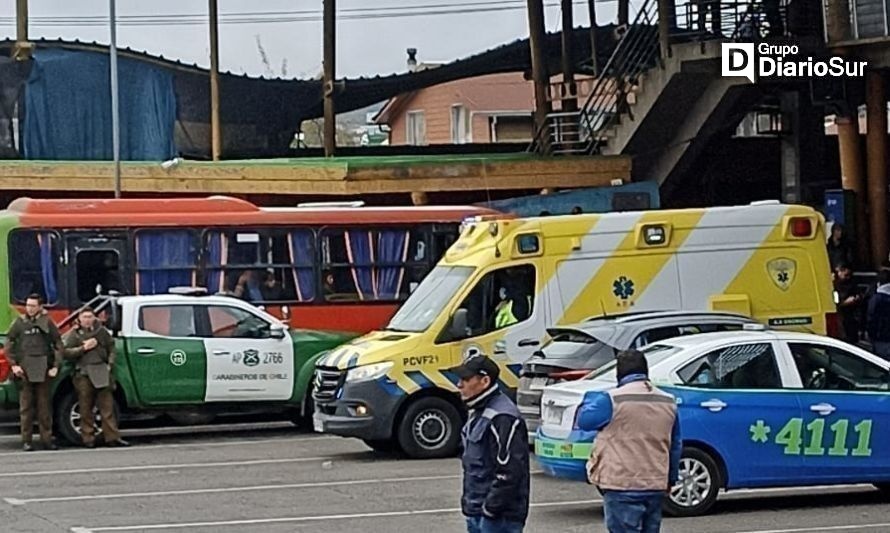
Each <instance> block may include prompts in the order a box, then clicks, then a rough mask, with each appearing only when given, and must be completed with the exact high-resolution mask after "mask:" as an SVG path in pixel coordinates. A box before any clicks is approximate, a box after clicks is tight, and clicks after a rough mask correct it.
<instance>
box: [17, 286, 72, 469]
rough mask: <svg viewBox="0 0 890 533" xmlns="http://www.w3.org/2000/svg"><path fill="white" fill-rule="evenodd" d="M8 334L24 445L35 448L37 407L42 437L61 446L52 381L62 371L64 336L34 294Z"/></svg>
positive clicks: (47, 444)
mask: <svg viewBox="0 0 890 533" xmlns="http://www.w3.org/2000/svg"><path fill="white" fill-rule="evenodd" d="M6 337H7V344H8V346H7V354H8V356H9V359H10V362H11V363H12V373H13V375H14V376H15V378H16V381H17V382H18V384H19V415H20V417H21V426H22V448H23V449H24V450H25V451H26V452H30V451H31V450H33V449H34V448H33V446H32V445H31V436H32V432H33V429H34V407H35V404H36V407H37V424H38V426H39V427H40V441H41V442H42V443H43V446H44V448H46V449H48V450H56V449H58V448H57V447H56V445H55V443H54V442H53V436H52V413H51V412H50V403H49V389H50V383H51V381H52V379H53V378H55V377H56V376H57V375H58V373H59V364H60V363H61V352H62V336H61V334H60V333H59V329H58V328H57V327H56V325H55V324H54V323H53V321H52V320H51V319H50V318H49V315H48V314H47V313H46V311H45V310H44V309H43V301H42V300H41V298H40V296H38V295H36V294H32V295H30V296H28V298H27V299H26V300H25V314H24V315H22V316H20V317H19V318H17V319H16V321H15V322H13V324H12V327H11V328H9V333H7V335H6Z"/></svg>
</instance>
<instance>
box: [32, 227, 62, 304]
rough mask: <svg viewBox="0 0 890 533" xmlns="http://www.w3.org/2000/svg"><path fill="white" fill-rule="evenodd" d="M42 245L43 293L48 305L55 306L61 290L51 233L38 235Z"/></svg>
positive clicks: (41, 270) (41, 271)
mask: <svg viewBox="0 0 890 533" xmlns="http://www.w3.org/2000/svg"><path fill="white" fill-rule="evenodd" d="M37 241H38V242H39V243H40V273H41V275H42V277H43V292H44V293H45V294H44V296H46V303H47V305H54V304H55V303H57V302H58V299H59V289H58V287H57V286H56V261H55V256H54V255H53V236H52V234H51V233H40V234H38V235H37Z"/></svg>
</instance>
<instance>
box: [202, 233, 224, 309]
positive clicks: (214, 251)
mask: <svg viewBox="0 0 890 533" xmlns="http://www.w3.org/2000/svg"><path fill="white" fill-rule="evenodd" d="M207 252H208V255H209V256H210V257H208V258H207V276H206V282H207V290H208V291H210V293H211V294H213V293H218V292H223V289H224V288H225V287H223V270H222V267H223V266H225V261H224V260H223V234H222V233H220V232H218V231H214V232H212V233H210V236H209V238H208V239H207Z"/></svg>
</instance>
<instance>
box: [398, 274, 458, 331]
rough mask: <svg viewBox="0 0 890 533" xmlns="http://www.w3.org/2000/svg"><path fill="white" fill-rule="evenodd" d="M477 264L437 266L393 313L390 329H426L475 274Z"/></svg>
mask: <svg viewBox="0 0 890 533" xmlns="http://www.w3.org/2000/svg"><path fill="white" fill-rule="evenodd" d="M473 270H475V268H474V267H464V266H454V267H446V266H437V267H435V268H434V269H433V270H432V271H431V272H430V273H429V274H427V276H426V277H425V278H424V279H423V281H422V282H421V283H420V285H419V286H418V287H417V289H416V290H415V291H414V292H413V293H411V296H409V297H408V299H407V300H406V301H405V303H404V304H402V307H401V308H400V309H399V311H398V312H397V313H396V314H395V316H394V317H392V320H391V321H390V322H389V326H387V327H386V330H388V331H404V332H410V333H420V332H422V331H426V329H427V328H428V327H430V324H432V323H433V321H434V320H435V319H436V317H437V316H439V313H441V312H442V309H444V308H445V305H446V304H448V301H449V300H450V299H451V298H452V296H454V294H455V293H456V292H457V291H458V290H459V289H460V287H461V286H462V285H463V284H464V283H465V282H466V281H467V279H469V277H470V276H471V275H472V274H473Z"/></svg>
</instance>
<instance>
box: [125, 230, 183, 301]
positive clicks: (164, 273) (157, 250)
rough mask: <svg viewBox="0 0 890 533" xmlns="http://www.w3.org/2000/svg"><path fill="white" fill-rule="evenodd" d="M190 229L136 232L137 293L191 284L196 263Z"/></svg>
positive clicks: (162, 290)
mask: <svg viewBox="0 0 890 533" xmlns="http://www.w3.org/2000/svg"><path fill="white" fill-rule="evenodd" d="M196 259H197V258H196V250H195V249H194V247H193V246H192V235H191V232H188V231H182V230H173V231H142V232H139V233H137V234H136V268H137V269H138V270H139V286H138V287H137V290H138V293H139V294H164V293H166V292H167V291H168V290H170V288H171V287H190V286H191V285H192V284H193V280H192V274H193V272H194V269H195V263H196Z"/></svg>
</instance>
